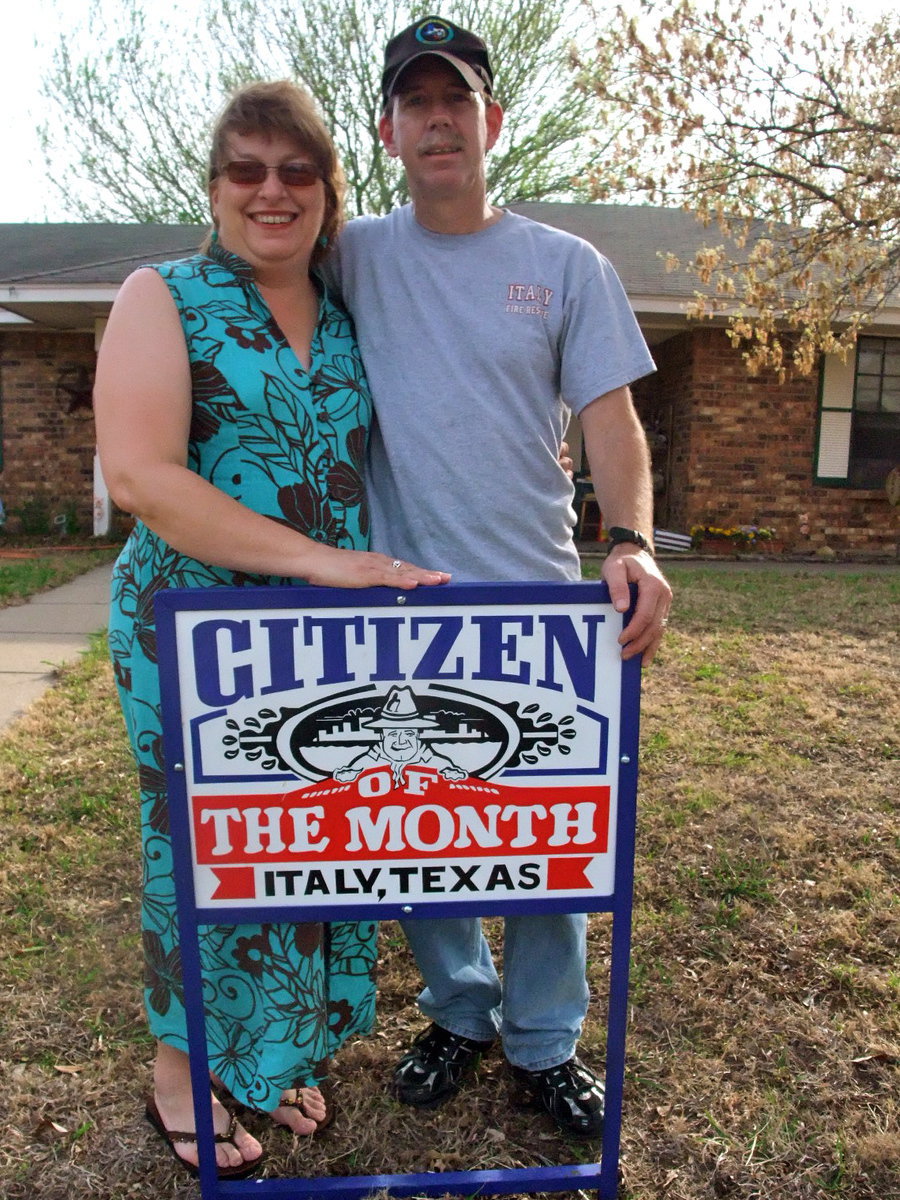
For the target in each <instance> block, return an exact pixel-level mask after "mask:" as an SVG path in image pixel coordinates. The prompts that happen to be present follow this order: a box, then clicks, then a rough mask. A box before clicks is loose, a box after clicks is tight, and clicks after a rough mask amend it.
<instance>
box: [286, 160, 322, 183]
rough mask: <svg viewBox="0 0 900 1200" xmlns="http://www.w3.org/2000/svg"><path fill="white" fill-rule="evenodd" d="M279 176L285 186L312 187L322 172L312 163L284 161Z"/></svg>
mask: <svg viewBox="0 0 900 1200" xmlns="http://www.w3.org/2000/svg"><path fill="white" fill-rule="evenodd" d="M278 178H279V179H280V180H281V182H282V183H283V184H284V186H285V187H312V185H313V184H314V183H315V182H316V180H317V179H320V178H321V174H320V172H319V169H318V167H314V166H313V165H312V164H311V163H282V165H281V166H280V167H279V168H278Z"/></svg>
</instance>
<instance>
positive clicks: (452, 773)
mask: <svg viewBox="0 0 900 1200" xmlns="http://www.w3.org/2000/svg"><path fill="white" fill-rule="evenodd" d="M362 724H363V727H364V728H367V729H376V730H378V731H379V732H380V734H381V740H380V741H379V743H378V745H377V746H372V747H370V748H369V749H368V750H366V751H364V752H363V753H362V754H360V755H358V756H357V757H356V758H354V759H353V760H352V761H351V762H349V763H347V764H346V766H343V767H341V768H340V769H339V770H337V771H335V773H334V778H335V779H336V780H337V781H338V783H353V781H354V780H355V779H357V777H358V776H359V775H361V774H362V772H363V771H365V770H367V769H369V768H370V767H377V766H380V765H383V764H388V765H389V766H390V767H391V769H392V771H393V774H394V781H395V783H396V785H397V786H398V787H402V785H403V783H404V781H405V773H404V772H405V768H406V767H407V766H411V765H413V764H415V765H416V766H426V767H430V768H432V769H433V770H434V771H436V772H437V773H438V774H439V775H440V776H442V778H444V779H454V780H460V779H465V778H466V772H465V771H464V770H462V768H461V767H458V766H457V765H456V763H454V762H452V761H451V760H450V759H449V758H445V757H444V755H443V754H436V753H435V752H434V751H433V750H432V749H431V747H430V746H426V745H425V744H424V742H423V741H422V739H421V737H420V736H419V732H420V730H423V729H434V728H435V727H436V726H437V721H436V720H435V718H434V717H429V716H425V715H424V714H423V713H421V712H420V711H419V706H418V703H417V701H416V697H415V695H414V694H413V691H412V688H408V687H394V688H391V690H390V692H389V693H388V697H387V699H386V700H385V702H384V706H383V708H382V710H381V714H380V715H379V716H378V717H376V718H375V720H374V721H363V723H362Z"/></svg>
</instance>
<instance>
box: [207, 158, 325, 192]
mask: <svg viewBox="0 0 900 1200" xmlns="http://www.w3.org/2000/svg"><path fill="white" fill-rule="evenodd" d="M270 171H274V172H275V173H276V175H277V176H278V178H279V180H280V182H281V183H283V184H284V186H285V187H312V185H313V184H314V183H315V182H316V181H317V180H319V179H321V178H322V172H321V171H320V170H319V168H318V167H316V166H313V164H312V163H292V162H287V163H279V164H278V166H277V167H267V166H266V164H265V163H261V162H253V161H252V160H247V159H239V160H237V161H236V162H229V163H226V164H225V166H224V167H223V168H222V174H223V175H225V176H226V177H227V179H228V181H229V183H236V184H239V185H240V186H242V187H259V186H260V185H261V184H262V183H264V182H265V180H266V177H267V176H268V174H269V172H270Z"/></svg>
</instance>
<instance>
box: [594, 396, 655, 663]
mask: <svg viewBox="0 0 900 1200" xmlns="http://www.w3.org/2000/svg"><path fill="white" fill-rule="evenodd" d="M579 419H580V421H581V427H582V432H583V435H584V445H585V449H586V450H587V457H588V462H589V464H590V468H591V479H592V481H593V485H594V493H595V495H596V497H597V503H598V505H599V506H600V511H601V513H602V514H603V523H604V525H605V526H606V528H607V529H610V528H612V526H614V525H619V526H623V527H624V528H626V529H636V530H638V531H639V532H640V533H643V534H644V536H645V537H646V538H647V539H648V540H652V537H653V485H652V481H651V475H650V454H649V451H648V449H647V439H646V437H645V436H644V430H643V428H642V427H641V423H640V421H639V420H638V416H637V413H636V412H635V411H634V405H633V404H632V402H631V392H630V391H629V389H628V388H627V387H620V388H616V389H615V390H614V391H612V392H607V393H606V394H605V395H603V396H598V397H597V399H596V400H592V401H591V403H590V404H588V405H587V407H586V408H583V409H582V410H581V413H580V414H579ZM603 578H604V579H605V581H606V583H607V585H608V587H609V593H610V598H611V599H612V603H613V607H614V608H615V609H616V611H617V612H624V611H625V609H627V608H628V605H629V603H630V598H629V594H628V585H629V583H636V584H637V586H638V599H637V605H636V607H635V611H634V615H633V616H632V618H631V620H630V621H629V622H628V624H627V625H626V626H625V628H624V629H623V630H622V633H621V634H620V636H619V641H620V642H621V643H622V645H623V646H624V649H623V651H622V657H623V658H632V657H633V656H634V655H636V654H640V655H641V662H642V664H643V666H645V667H646V666H649V664H650V663H651V662H652V661H653V656H654V655H655V654H656V651H657V649H658V648H659V644H660V642H661V641H662V636H663V633H664V631H665V627H666V622H667V620H668V614H669V608H670V606H671V604H672V589H671V588H670V587H669V584H668V583H667V581H666V579H665V578H664V577H663V574H662V572H661V571H660V569H659V567H658V566H657V565H656V560H655V559H654V558H653V556H652V554H648V553H647V552H646V551H645V550H642V549H641V548H640V546H638V545H632V544H630V543H624V544H622V545H618V546H614V547H613V548H612V549H611V550H610V552H609V554H608V555H607V557H606V561H605V562H604V564H603Z"/></svg>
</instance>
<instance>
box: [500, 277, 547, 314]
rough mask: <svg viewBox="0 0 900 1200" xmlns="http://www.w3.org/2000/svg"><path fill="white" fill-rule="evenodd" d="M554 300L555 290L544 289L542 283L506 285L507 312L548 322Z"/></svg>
mask: <svg viewBox="0 0 900 1200" xmlns="http://www.w3.org/2000/svg"><path fill="white" fill-rule="evenodd" d="M552 298H553V288H548V287H544V285H543V284H542V283H508V284H507V285H506V311H507V312H508V313H521V314H522V315H523V316H527V317H543V319H544V320H545V321H546V319H547V317H548V316H549V315H550V301H551V299H552Z"/></svg>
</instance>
